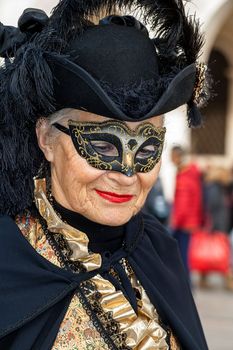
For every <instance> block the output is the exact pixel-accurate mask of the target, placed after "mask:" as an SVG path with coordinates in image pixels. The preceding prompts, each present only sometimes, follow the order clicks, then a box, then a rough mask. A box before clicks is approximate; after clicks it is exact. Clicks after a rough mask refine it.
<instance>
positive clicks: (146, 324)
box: [91, 275, 178, 350]
mask: <svg viewBox="0 0 233 350" xmlns="http://www.w3.org/2000/svg"><path fill="white" fill-rule="evenodd" d="M91 281H92V282H93V283H94V284H95V285H96V287H97V289H98V292H99V293H100V294H101V298H100V300H99V302H100V305H101V307H102V309H103V311H104V312H106V313H107V312H110V313H111V315H112V317H113V319H114V320H115V321H117V322H118V323H119V330H120V333H125V334H126V335H127V338H126V340H125V344H126V346H128V347H129V348H131V349H135V350H152V349H153V350H155V349H158V350H168V349H169V347H168V345H167V342H166V337H167V333H166V331H165V330H164V329H163V328H162V327H161V326H160V325H159V317H158V314H157V311H156V309H155V308H154V306H153V305H152V304H151V302H150V300H149V298H148V296H147V294H146V292H145V291H144V289H143V288H142V286H141V285H140V284H139V282H138V281H137V280H136V278H135V275H133V276H132V277H131V283H132V287H133V288H136V289H137V290H138V291H139V293H140V296H141V299H140V301H139V304H140V305H139V308H138V315H137V314H136V313H135V312H134V310H133V308H132V306H131V305H130V303H129V302H128V300H127V299H126V298H125V296H124V295H123V293H122V292H121V291H117V290H116V289H115V287H114V286H113V285H112V284H111V283H110V282H109V281H108V280H105V279H103V278H102V277H101V276H100V275H96V276H95V277H93V278H92V279H91ZM93 293H94V292H93ZM177 350H178V348H177Z"/></svg>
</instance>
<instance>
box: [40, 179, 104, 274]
mask: <svg viewBox="0 0 233 350" xmlns="http://www.w3.org/2000/svg"><path fill="white" fill-rule="evenodd" d="M34 183H35V191H34V195H35V203H36V206H37V208H38V210H39V212H40V215H41V216H42V217H43V218H44V219H45V220H46V222H47V227H48V230H49V231H50V232H53V233H60V234H61V235H63V237H64V238H65V239H66V241H67V243H68V244H69V246H70V248H71V250H72V255H71V257H70V260H72V261H74V262H75V261H80V262H81V263H82V265H83V266H84V268H85V269H86V270H87V271H93V270H96V269H98V268H99V267H100V266H101V264H102V258H101V255H100V254H95V253H89V252H88V243H89V239H88V237H87V235H86V234H85V233H83V232H81V231H79V230H77V229H75V228H74V227H72V226H70V225H68V224H66V223H64V222H63V221H62V220H61V219H60V218H59V216H58V215H57V214H56V212H55V210H54V209H53V207H52V205H51V204H50V202H49V201H48V199H47V197H46V181H45V179H35V180H34Z"/></svg>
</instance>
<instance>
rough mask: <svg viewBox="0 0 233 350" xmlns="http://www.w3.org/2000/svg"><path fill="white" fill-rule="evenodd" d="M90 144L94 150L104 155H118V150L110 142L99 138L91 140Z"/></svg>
mask: <svg viewBox="0 0 233 350" xmlns="http://www.w3.org/2000/svg"><path fill="white" fill-rule="evenodd" d="M90 143H91V146H92V148H93V150H94V151H95V152H97V153H98V154H101V155H102V156H106V157H118V156H119V152H118V150H117V148H116V146H114V145H113V144H112V143H110V142H107V141H101V140H92V141H91V142H90Z"/></svg>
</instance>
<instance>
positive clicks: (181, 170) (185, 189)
mask: <svg viewBox="0 0 233 350" xmlns="http://www.w3.org/2000/svg"><path fill="white" fill-rule="evenodd" d="M171 160H172V162H173V164H174V165H175V166H176V168H177V174H176V184H175V195H174V202H173V207H172V213H171V228H172V231H173V236H174V238H175V239H176V240H177V242H178V245H179V248H180V252H181V256H182V260H183V263H184V266H185V268H186V271H187V274H188V275H189V264H188V250H189V244H190V238H191V234H192V233H193V232H194V231H196V230H197V229H198V228H200V227H201V225H202V222H203V193H202V175H201V172H200V170H199V169H198V167H197V165H195V164H193V163H189V162H188V161H187V152H186V151H185V149H184V148H182V147H180V146H174V147H173V148H172V150H171Z"/></svg>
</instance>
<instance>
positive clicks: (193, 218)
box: [172, 164, 203, 230]
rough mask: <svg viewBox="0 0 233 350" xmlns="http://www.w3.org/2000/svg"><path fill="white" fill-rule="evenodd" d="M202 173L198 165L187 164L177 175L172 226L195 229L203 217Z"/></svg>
mask: <svg viewBox="0 0 233 350" xmlns="http://www.w3.org/2000/svg"><path fill="white" fill-rule="evenodd" d="M202 209H203V207H202V182H201V173H200V171H199V169H198V168H197V166H196V165H194V164H190V165H187V166H186V167H185V168H184V169H182V170H181V171H179V172H178V173H177V175H176V189H175V198H174V205H173V213H172V228H174V229H188V230H189V229H193V228H197V227H199V226H201V224H202V218H203V214H202V212H203V210H202Z"/></svg>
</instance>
